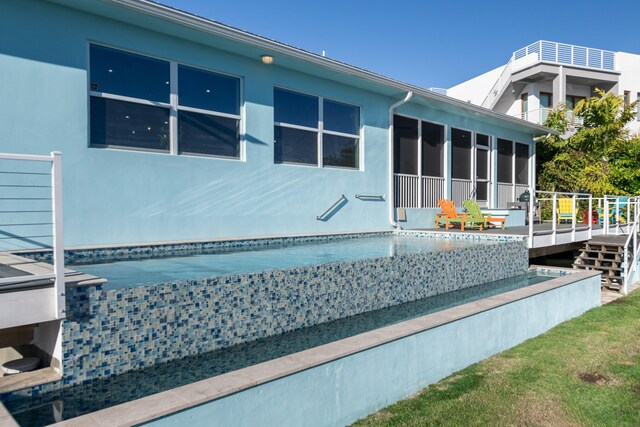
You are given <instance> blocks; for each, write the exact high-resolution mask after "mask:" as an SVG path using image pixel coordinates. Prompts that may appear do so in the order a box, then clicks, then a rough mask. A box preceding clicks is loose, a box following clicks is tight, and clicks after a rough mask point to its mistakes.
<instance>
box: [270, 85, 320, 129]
mask: <svg viewBox="0 0 640 427" xmlns="http://www.w3.org/2000/svg"><path fill="white" fill-rule="evenodd" d="M273 109H274V120H275V121H276V122H278V123H289V124H292V125H299V126H307V127H311V128H317V127H318V98H316V97H315V96H309V95H302V94H300V93H294V92H289V91H288V90H283V89H275V90H274V92H273Z"/></svg>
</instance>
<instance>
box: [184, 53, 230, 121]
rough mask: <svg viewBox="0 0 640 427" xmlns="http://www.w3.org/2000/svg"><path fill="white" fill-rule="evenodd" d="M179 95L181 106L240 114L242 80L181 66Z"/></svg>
mask: <svg viewBox="0 0 640 427" xmlns="http://www.w3.org/2000/svg"><path fill="white" fill-rule="evenodd" d="M178 95H179V97H180V98H179V99H180V105H185V106H187V107H193V108H201V109H203V110H213V111H218V112H221V113H228V114H240V79H238V78H236V77H230V76H225V75H222V74H217V73H211V72H209V71H204V70H198V69H196V68H191V67H185V66H183V65H180V66H179V67H178Z"/></svg>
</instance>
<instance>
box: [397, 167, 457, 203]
mask: <svg viewBox="0 0 640 427" xmlns="http://www.w3.org/2000/svg"><path fill="white" fill-rule="evenodd" d="M393 179H394V186H395V190H394V191H395V206H396V207H397V208H435V207H438V200H440V199H443V198H444V195H445V179H444V178H442V177H435V176H422V177H419V176H418V175H408V174H400V173H396V174H393Z"/></svg>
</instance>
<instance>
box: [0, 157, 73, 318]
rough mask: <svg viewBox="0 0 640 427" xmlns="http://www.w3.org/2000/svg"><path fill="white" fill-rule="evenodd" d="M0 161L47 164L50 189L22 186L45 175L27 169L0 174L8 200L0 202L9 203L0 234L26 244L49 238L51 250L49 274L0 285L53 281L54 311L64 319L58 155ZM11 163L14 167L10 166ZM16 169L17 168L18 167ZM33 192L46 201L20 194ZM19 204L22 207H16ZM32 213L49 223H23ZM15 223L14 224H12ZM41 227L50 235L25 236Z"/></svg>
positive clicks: (12, 279)
mask: <svg viewBox="0 0 640 427" xmlns="http://www.w3.org/2000/svg"><path fill="white" fill-rule="evenodd" d="M0 161H2V162H3V163H2V164H3V165H5V164H10V165H17V164H19V163H22V164H23V165H24V164H33V163H34V162H35V163H49V164H50V167H51V169H50V171H49V173H50V180H51V181H50V185H42V184H30V183H25V181H24V179H25V177H27V176H40V177H41V176H43V175H47V173H42V172H33V171H30V169H29V168H28V167H27V168H26V169H25V170H14V169H15V168H11V169H10V170H2V171H0V172H1V173H0V187H2V188H3V190H10V191H11V193H10V197H5V198H2V197H0V200H2V201H5V202H8V203H10V205H9V208H8V209H7V208H5V207H2V208H0V217H1V218H2V220H1V221H0V222H1V224H0V232H1V233H2V234H3V236H4V237H2V239H13V240H14V241H15V240H26V241H29V240H30V239H34V238H42V237H51V249H52V250H53V273H50V274H37V275H29V276H19V277H7V278H3V279H0V285H7V284H17V283H24V282H31V281H37V280H42V279H51V278H53V279H55V283H54V291H55V300H54V309H55V313H56V316H57V318H59V319H61V318H64V317H65V278H64V238H63V228H62V154H61V153H60V152H52V153H51V154H50V155H49V156H36V155H27V154H9V153H0ZM5 161H7V162H5ZM14 162H15V163H14ZM18 168H19V166H18ZM9 176H18V177H20V179H22V181H18V183H12V182H10V181H9V180H8V179H7V178H8V177H9ZM33 189H45V190H47V189H49V190H50V197H33V196H32V195H31V194H28V193H27V194H23V193H26V192H27V191H30V190H33ZM49 200H50V202H51V210H48V209H44V210H43V209H41V208H40V207H38V208H36V209H32V208H29V207H28V203H29V202H37V203H40V202H47V201H49ZM20 203H22V204H21V205H20ZM33 213H38V214H42V213H46V214H51V222H50V223H49V222H44V223H43V222H41V221H38V222H29V220H25V219H24V218H27V217H28V215H29V214H33ZM15 221H18V222H15ZM41 226H47V227H48V226H51V234H50V235H41V234H40V233H36V235H29V234H31V233H29V232H28V230H29V229H30V228H32V229H33V228H36V227H41ZM16 227H17V228H19V229H20V230H25V234H22V233H19V232H15V231H13V230H14V229H15V228H16Z"/></svg>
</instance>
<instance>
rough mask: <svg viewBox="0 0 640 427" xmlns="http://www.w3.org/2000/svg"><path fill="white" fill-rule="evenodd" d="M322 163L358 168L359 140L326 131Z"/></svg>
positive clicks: (323, 137)
mask: <svg viewBox="0 0 640 427" xmlns="http://www.w3.org/2000/svg"><path fill="white" fill-rule="evenodd" d="M322 164H323V165H324V166H342V167H346V168H357V167H358V140H357V139H356V138H345V137H343V136H337V135H329V134H326V133H325V134H324V135H322Z"/></svg>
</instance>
